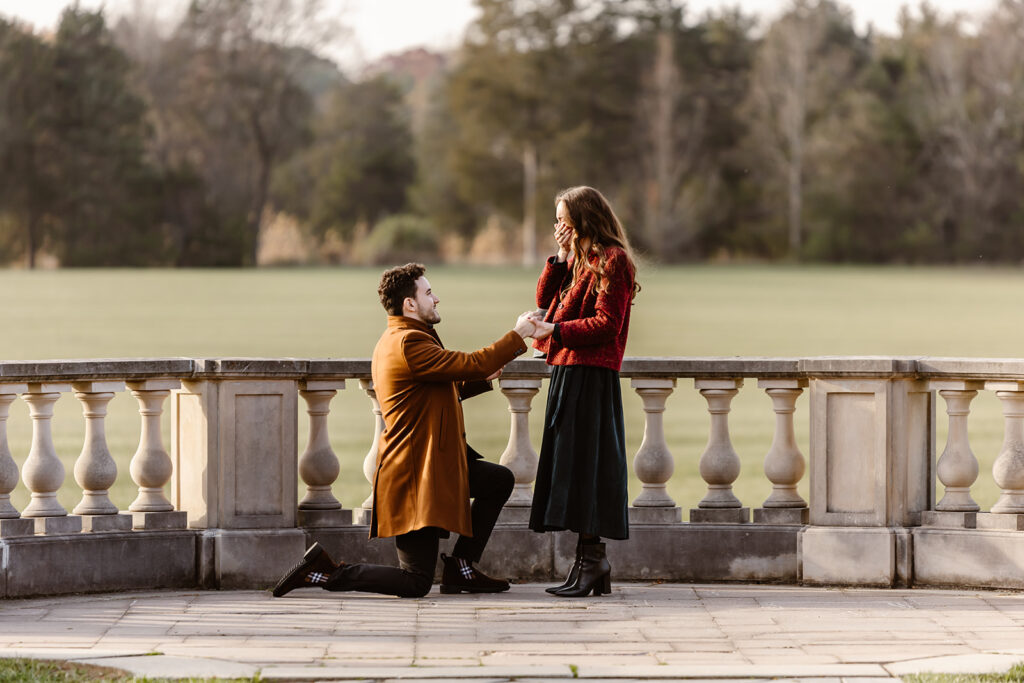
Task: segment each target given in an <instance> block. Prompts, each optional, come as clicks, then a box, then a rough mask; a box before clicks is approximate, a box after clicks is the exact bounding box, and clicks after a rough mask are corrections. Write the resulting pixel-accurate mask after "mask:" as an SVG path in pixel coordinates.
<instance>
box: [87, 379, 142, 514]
mask: <svg viewBox="0 0 1024 683" xmlns="http://www.w3.org/2000/svg"><path fill="white" fill-rule="evenodd" d="M124 386H125V385H124V382H75V383H74V384H72V387H74V390H75V398H77V399H78V400H79V401H81V403H82V414H83V415H84V417H85V441H84V443H83V445H82V453H81V454H80V455H79V456H78V460H76V461H75V481H76V482H78V485H79V486H80V487H82V500H81V501H80V502H79V503H78V505H76V506H75V509H74V511H73V512H74V513H75V514H76V515H87V517H84V518H83V520H82V526H83V529H85V530H87V531H100V530H103V531H109V530H111V529H130V528H131V524H132V520H131V518H130V517H128V516H127V515H118V514H117V513H118V510H117V506H116V505H114V503H112V502H111V500H110V496H109V490H110V486H111V485H112V484H113V483H114V482H115V481H117V463H115V462H114V458H112V457H111V455H110V449H109V448H108V447H107V435H106V428H105V420H106V416H107V405H108V404H109V403H110V401H111V399H113V398H114V392H117V391H124ZM94 515H95V516H98V517H100V519H94V518H93V516H94Z"/></svg>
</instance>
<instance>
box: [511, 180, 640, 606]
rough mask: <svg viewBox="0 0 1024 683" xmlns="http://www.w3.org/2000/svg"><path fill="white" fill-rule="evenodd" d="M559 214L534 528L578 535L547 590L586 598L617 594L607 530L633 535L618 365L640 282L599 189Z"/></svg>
mask: <svg viewBox="0 0 1024 683" xmlns="http://www.w3.org/2000/svg"><path fill="white" fill-rule="evenodd" d="M555 212H556V221H555V242H556V243H557V244H558V254H557V255H555V256H552V257H550V258H549V259H548V260H547V263H546V265H545V266H544V272H543V273H541V276H540V280H539V281H538V282H537V305H538V306H539V307H541V308H546V309H547V313H546V314H545V316H544V321H543V322H538V323H537V324H538V329H539V330H541V331H545V330H550V332H551V336H550V337H548V338H547V339H545V340H543V341H541V342H538V344H537V345H538V348H540V349H541V350H542V351H545V352H546V353H547V362H548V364H549V365H551V366H553V367H552V369H551V380H550V382H549V384H548V400H547V410H546V412H545V415H544V438H543V441H542V444H541V452H540V462H539V464H538V467H537V483H536V486H535V488H534V494H533V508H532V510H531V513H530V528H531V529H533V530H534V531H539V532H543V531H560V530H564V529H571V530H572V531H575V532H576V533H578V534H579V539H578V541H577V544H576V561H575V562H574V563H573V567H572V570H571V571H570V572H569V576H568V578H566V580H565V583H563V584H562V585H561V586H557V587H553V588H548V589H547V591H548V592H549V593H553V594H554V595H558V596H561V597H584V596H586V595H589V594H590V592H591V591H593V592H594V595H601V594H602V593H609V592H611V566H610V565H609V564H608V559H607V557H606V555H605V545H604V543H602V542H601V537H602V536H603V537H607V538H613V539H625V538H628V537H629V522H628V519H627V514H626V512H627V494H626V444H625V438H624V435H623V426H622V393H621V388H620V386H619V369H620V368H621V367H622V356H623V353H624V351H625V348H626V336H627V334H628V332H629V312H630V307H631V305H632V302H633V299H634V297H635V296H636V294H637V292H639V291H640V287H639V285H637V283H636V279H635V274H636V267H635V265H634V262H633V253H632V250H631V249H630V246H629V240H628V239H626V234H625V232H624V231H623V229H622V224H621V223H620V222H619V219H618V218H617V217H616V216H615V212H614V211H612V208H611V206H610V205H609V204H608V200H607V199H605V198H604V196H603V195H602V194H601V193H600V192H598V191H597V190H595V189H593V188H591V187H584V186H581V187H573V188H569V189H568V190H563V191H562V192H561V193H559V195H558V196H557V197H556V198H555Z"/></svg>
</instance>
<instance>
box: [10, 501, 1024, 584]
mask: <svg viewBox="0 0 1024 683" xmlns="http://www.w3.org/2000/svg"><path fill="white" fill-rule="evenodd" d="M642 514H643V513H641V515H642ZM631 515H634V516H635V515H636V513H634V512H633V511H632V510H631ZM125 516H127V515H125ZM513 516H514V514H513ZM926 517H928V516H927V515H926ZM1004 517H1007V518H1009V516H1005V515H1004ZM35 525H36V520H29V519H21V520H17V519H15V520H0V532H3V533H7V534H13V533H15V532H20V533H22V534H25V533H28V534H32V532H34V531H35ZM83 526H89V523H86V524H84V525H83ZM314 541H319V542H320V543H321V544H323V545H324V547H326V548H327V549H328V551H329V552H330V553H331V556H332V557H334V559H336V560H343V561H346V562H372V563H378V564H391V565H394V564H395V563H396V562H397V558H396V556H395V549H394V543H393V542H392V540H391V539H373V540H370V539H369V538H368V527H367V526H365V525H351V524H350V525H340V526H335V527H325V526H310V527H304V528H292V529H232V530H225V529H209V530H202V529H170V530H162V531H139V530H134V531H99V530H97V529H95V528H94V529H93V531H91V532H88V533H71V534H66V535H53V534H50V535H43V534H36V535H22V536H16V535H7V536H4V537H3V538H0V557H2V558H3V563H2V565H0V596H3V597H28V596H32V595H60V594H66V593H79V592H116V591H122V590H152V589H160V588H178V589H180V588H207V589H218V588H219V589H266V588H269V587H271V586H273V585H274V583H276V581H277V580H278V578H280V576H281V575H282V574H283V573H284V572H285V571H287V570H288V569H289V568H290V567H291V566H293V565H294V563H295V562H296V561H298V559H299V558H300V557H302V553H303V552H304V550H305V548H307V547H308V546H309V545H310V544H311V543H313V542H314ZM454 541H455V539H454V538H453V539H450V540H448V541H445V542H443V543H442V551H443V552H450V550H451V545H452V544H453V543H454ZM575 544H576V536H575V534H573V533H571V532H559V533H545V534H539V533H536V532H534V531H532V530H530V529H529V528H527V526H526V525H525V524H522V523H511V524H510V523H499V524H498V526H497V527H496V528H495V530H494V534H493V536H492V538H491V542H490V544H489V545H488V548H487V552H486V553H485V555H484V558H483V561H482V562H481V563H480V564H481V568H482V569H483V570H484V571H486V572H488V573H493V574H494V575H497V576H506V577H508V578H510V579H513V580H516V581H538V582H557V581H560V580H561V579H562V578H563V577H564V576H565V574H566V573H567V572H568V571H569V567H570V566H571V564H572V561H573V556H574V552H575ZM607 548H608V557H609V561H610V562H611V564H612V567H613V579H614V580H616V581H686V582H702V583H703V582H718V581H743V582H770V583H791V584H799V583H803V584H808V585H822V584H826V585H862V586H904V585H910V586H970V587H989V588H1015V589H1024V533H1021V532H1019V531H1015V530H997V529H980V528H979V529H965V528H939V527H934V526H932V527H917V528H901V527H895V528H892V527H874V528H870V527H857V528H851V527H825V526H803V525H783V524H756V523H742V524H721V523H714V524H697V523H681V522H672V523H652V524H643V523H637V522H633V523H632V524H631V526H630V538H629V539H628V540H624V541H611V540H609V541H608V542H607ZM438 564H439V565H440V563H438ZM438 570H440V566H438Z"/></svg>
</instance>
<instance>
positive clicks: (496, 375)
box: [487, 368, 501, 382]
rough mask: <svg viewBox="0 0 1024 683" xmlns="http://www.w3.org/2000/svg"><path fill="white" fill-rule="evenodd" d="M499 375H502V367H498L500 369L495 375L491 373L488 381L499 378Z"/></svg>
mask: <svg viewBox="0 0 1024 683" xmlns="http://www.w3.org/2000/svg"><path fill="white" fill-rule="evenodd" d="M499 377H501V368H498V371H497V372H495V373H494V374H493V375H491V376H490V377H488V378H487V381H488V382H490V381H491V380H495V379H498V378H499Z"/></svg>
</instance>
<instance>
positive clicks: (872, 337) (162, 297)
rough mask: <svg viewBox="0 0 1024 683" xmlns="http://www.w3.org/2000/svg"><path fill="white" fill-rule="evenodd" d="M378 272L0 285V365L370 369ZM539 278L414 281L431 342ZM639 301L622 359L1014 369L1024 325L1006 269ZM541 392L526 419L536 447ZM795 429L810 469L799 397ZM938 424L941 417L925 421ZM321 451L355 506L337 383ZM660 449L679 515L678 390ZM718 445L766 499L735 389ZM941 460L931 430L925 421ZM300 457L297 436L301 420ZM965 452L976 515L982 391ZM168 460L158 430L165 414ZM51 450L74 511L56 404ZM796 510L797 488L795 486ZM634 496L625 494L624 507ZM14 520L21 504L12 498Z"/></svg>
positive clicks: (992, 424)
mask: <svg viewBox="0 0 1024 683" xmlns="http://www.w3.org/2000/svg"><path fill="white" fill-rule="evenodd" d="M379 272H380V270H379V269H361V268H335V269H312V270H309V269H294V270H293V269H281V270H199V271H197V270H185V271H171V270H67V271H49V272H26V271H16V270H9V271H0V288H2V290H0V291H3V292H4V293H5V295H6V296H5V302H4V310H3V326H2V330H3V333H2V335H0V349H2V350H0V357H2V358H5V359H47V358H100V357H104V358H111V357H113V358H136V357H152V356H159V357H167V356H185V357H218V356H219V357H225V356H250V357H252V356H256V357H282V356H284V357H299V358H307V357H308V358H326V357H334V358H353V357H368V356H369V355H370V352H371V350H372V348H373V345H374V342H375V341H376V339H377V337H378V335H379V334H380V331H381V329H382V327H383V324H384V314H383V311H382V310H381V309H380V305H379V303H378V302H377V300H376V286H377V279H378V276H379ZM537 272H538V271H537V270H531V269H521V268H497V269H492V268H488V269H485V268H454V267H443V268H442V267H438V268H432V269H431V270H430V272H428V277H429V279H430V280H431V284H432V285H433V288H434V290H435V292H436V293H437V294H438V295H439V296H440V298H441V306H440V311H441V313H442V316H443V322H442V323H441V325H440V326H439V328H438V330H439V332H440V334H441V336H442V338H443V339H444V340H445V342H446V343H447V345H448V346H449V347H450V348H457V349H464V350H471V349H473V348H477V347H479V346H481V345H484V344H486V343H488V342H490V341H492V340H493V339H494V338H496V337H497V336H499V335H500V334H501V333H503V332H504V331H506V330H507V329H509V327H511V325H512V324H513V322H514V320H515V318H516V316H517V315H518V314H519V313H520V312H522V311H524V310H527V309H531V308H533V306H534V302H533V287H534V282H535V279H536V275H537ZM639 277H640V281H641V284H642V285H643V288H644V289H643V291H642V292H641V294H640V296H639V298H638V299H637V301H636V306H635V308H634V310H633V322H632V329H631V333H630V339H629V346H628V349H627V353H628V355H631V356H787V357H793V356H814V355H930V356H974V357H1018V356H1024V349H1022V348H1021V343H1020V340H1021V338H1022V334H1021V333H1022V331H1024V323H1021V322H1020V318H1018V317H1017V316H1016V315H1014V313H1015V312H1016V307H1017V306H1018V305H1019V304H1018V299H1019V292H1020V291H1022V290H1024V272H1018V271H1016V270H1012V269H951V268H860V267H857V268H854V267H806V268H804V267H770V266H743V267H711V266H690V267H654V266H647V267H642V268H641V271H640V276H639ZM543 394H544V390H543V389H542V391H541V394H540V395H538V397H537V399H535V401H534V411H533V413H532V415H531V424H532V433H533V435H534V446H535V447H539V443H538V438H537V435H538V434H539V423H540V417H541V414H542V411H543V404H544V395H543ZM624 396H625V408H626V415H627V425H626V427H627V449H628V450H629V451H630V452H635V451H636V449H637V448H638V446H639V443H640V439H641V437H642V435H643V415H642V410H641V404H640V400H639V398H638V397H637V396H636V395H635V394H634V393H633V392H632V391H631V390H629V388H628V382H627V383H626V384H625V387H624ZM506 407H507V404H506V402H505V401H504V399H503V397H502V396H501V395H500V394H499V393H498V392H494V393H492V394H489V395H485V396H482V397H480V398H477V399H474V400H472V401H469V402H467V403H466V414H467V429H468V433H469V439H470V442H471V443H472V444H473V445H474V446H475V447H476V448H477V449H478V450H480V451H481V452H483V453H485V454H486V455H488V457H490V458H492V459H497V458H498V456H499V455H500V453H501V451H502V450H503V449H504V446H505V442H506V440H507V434H508V427H507V425H508V418H509V416H508V413H507V410H506ZM797 407H798V411H797V416H796V421H797V429H798V435H799V443H800V446H801V449H802V450H803V451H804V453H805V454H806V453H807V450H808V447H807V429H808V427H807V397H806V395H805V396H803V397H801V399H800V401H799V403H798V404H797ZM942 407H944V406H941V401H940V409H941V408H942ZM332 409H333V411H332V415H331V423H332V426H331V438H332V443H333V444H334V448H335V450H336V451H337V452H338V454H339V457H340V458H341V461H342V474H341V476H340V478H339V480H338V483H337V485H336V495H337V496H338V497H339V498H340V499H341V500H342V502H343V503H345V505H346V506H358V505H359V504H360V503H361V502H362V500H363V499H364V498H365V497H366V495H367V493H368V487H367V484H366V482H365V480H364V478H363V475H362V471H361V467H362V459H363V456H364V455H365V454H366V451H367V449H368V447H369V445H370V440H371V433H372V418H371V414H370V411H369V401H368V399H367V398H366V396H365V395H364V394H363V393H362V392H361V391H360V390H359V388H358V386H357V385H356V383H354V382H352V383H350V385H349V388H348V389H346V390H345V391H343V392H340V393H339V396H338V397H337V398H336V399H335V401H334V403H333V404H332ZM136 410H137V406H136V404H135V400H134V399H133V398H132V397H131V395H130V394H127V393H125V394H119V395H118V396H117V397H116V398H115V399H114V400H113V401H112V402H111V405H110V417H109V419H108V424H107V433H108V442H109V445H110V449H111V452H112V453H113V454H114V456H115V458H116V459H117V460H118V462H119V464H120V469H121V476H120V478H119V481H118V484H117V485H116V486H115V488H114V490H113V491H112V497H113V498H114V501H115V503H117V504H118V505H119V506H121V507H127V505H128V504H129V503H130V502H131V501H132V500H133V499H134V495H135V491H134V485H133V484H132V482H131V480H130V478H129V476H128V471H127V470H128V468H127V463H128V461H129V459H130V458H131V455H132V454H133V453H134V451H135V448H136V446H137V444H138V435H139V418H138V414H137V412H136ZM665 422H666V432H667V434H668V440H669V445H670V447H671V449H672V452H673V454H674V455H675V458H676V475H675V477H674V478H673V480H672V481H671V482H670V484H669V491H670V493H671V495H672V496H673V497H674V498H675V499H676V501H677V502H678V503H679V504H680V505H682V506H683V507H692V506H694V505H695V504H696V503H697V501H698V500H699V499H700V498H701V497H702V496H703V492H704V485H703V482H701V480H700V477H699V476H698V475H697V461H698V459H699V457H700V454H701V452H702V451H703V448H704V444H705V442H706V439H707V412H706V410H705V403H704V401H703V399H702V398H701V397H700V395H699V394H698V393H696V392H695V391H694V389H693V383H692V381H690V380H682V381H680V384H679V387H678V389H677V390H676V392H675V393H674V394H673V395H672V397H671V398H670V399H669V403H668V412H667V413H666V418H665ZM730 422H731V427H732V439H733V444H734V446H735V448H736V450H737V452H738V453H739V454H740V457H741V459H742V460H743V473H742V474H741V477H740V480H739V481H738V482H737V484H736V487H735V488H736V493H737V495H738V496H739V497H740V499H741V500H742V501H743V503H744V504H745V505H748V506H750V507H756V506H758V505H759V504H760V503H761V502H762V501H763V500H764V499H765V498H766V497H767V496H768V493H769V491H770V488H771V485H770V483H769V482H768V481H767V480H766V479H764V476H763V473H762V465H761V461H762V459H763V457H764V453H765V452H766V451H767V450H768V447H769V445H770V443H771V436H772V430H773V428H774V414H773V413H772V411H771V402H770V401H769V399H768V397H767V396H765V394H764V392H763V391H760V390H758V389H757V387H756V382H753V381H750V382H748V385H747V386H746V387H744V389H743V390H742V391H741V392H740V394H739V396H737V398H736V400H735V402H734V410H733V414H732V415H731V419H730ZM938 423H939V425H938V427H939V436H938V450H939V452H941V450H942V448H943V446H944V444H945V426H946V422H945V417H944V415H940V417H939V420H938ZM299 424H300V444H299V451H300V452H301V451H302V449H303V448H304V446H305V438H306V430H307V425H306V421H305V419H304V414H303V419H301V420H300V423H299ZM970 425H971V444H972V447H973V449H974V452H975V453H976V454H977V456H978V459H979V461H980V462H981V475H980V477H979V480H978V483H977V484H976V486H975V499H976V500H977V501H978V502H979V503H981V505H982V506H983V508H987V507H988V506H990V505H991V504H992V503H993V502H994V501H995V499H996V498H997V496H998V491H997V489H996V487H995V485H994V483H993V482H992V477H991V463H992V461H993V460H994V459H995V456H996V455H997V453H998V451H999V447H1000V443H1001V440H1002V438H1001V435H1002V417H1001V414H1000V410H999V404H998V401H997V400H996V399H995V397H994V396H992V395H990V394H988V393H985V392H983V393H982V394H981V395H979V397H978V398H977V399H976V400H975V402H974V405H973V412H972V415H971V422H970ZM164 426H165V444H166V445H167V446H168V447H169V445H170V442H169V436H167V434H169V420H168V416H166V415H165V420H164ZM54 427H55V430H54V431H55V442H56V446H57V450H58V453H59V454H60V455H61V457H62V459H63V460H64V463H65V466H66V469H67V472H68V481H67V483H66V485H65V487H64V489H63V490H62V492H61V494H60V501H61V502H62V504H63V505H64V506H65V507H67V508H68V509H69V510H70V508H71V507H73V506H74V505H75V504H76V503H77V501H78V498H79V496H80V492H79V491H78V487H77V485H75V484H74V482H73V475H72V469H73V464H74V460H75V458H76V457H77V455H78V453H79V452H80V450H81V444H82V434H83V420H82V417H81V410H80V407H79V405H78V402H77V401H76V400H75V399H74V397H73V396H72V395H70V394H68V395H65V396H63V397H62V398H61V400H60V401H59V402H58V404H57V417H56V419H55V421H54ZM9 435H10V437H9V440H10V446H11V450H12V452H13V453H14V456H15V460H17V461H18V464H19V466H21V465H22V464H23V463H24V460H25V457H26V456H27V453H28V450H29V444H30V437H31V425H30V420H29V419H28V411H27V408H26V406H25V405H24V403H22V402H20V401H18V402H15V404H14V405H13V406H12V410H11V419H10V421H9ZM801 489H802V491H803V493H804V495H805V497H806V491H807V486H806V481H805V482H804V483H803V486H802V487H801ZM638 492H639V484H638V482H636V481H633V482H632V484H631V495H633V496H635V495H636V494H637V493H638ZM12 497H13V499H14V501H15V504H16V505H17V506H18V507H19V508H22V507H24V505H25V504H26V502H27V498H28V494H27V491H25V489H24V486H23V485H19V487H18V489H16V491H15V492H14V494H13V496H12Z"/></svg>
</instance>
